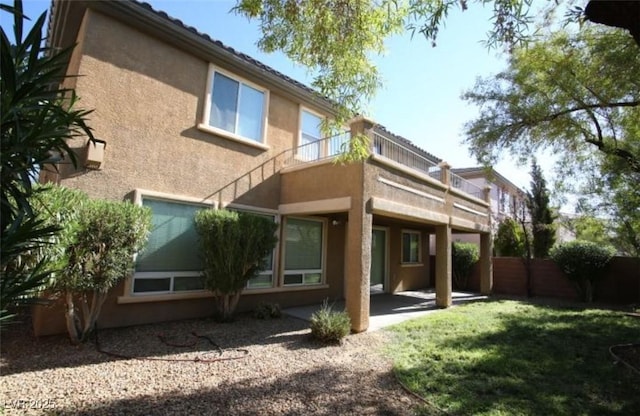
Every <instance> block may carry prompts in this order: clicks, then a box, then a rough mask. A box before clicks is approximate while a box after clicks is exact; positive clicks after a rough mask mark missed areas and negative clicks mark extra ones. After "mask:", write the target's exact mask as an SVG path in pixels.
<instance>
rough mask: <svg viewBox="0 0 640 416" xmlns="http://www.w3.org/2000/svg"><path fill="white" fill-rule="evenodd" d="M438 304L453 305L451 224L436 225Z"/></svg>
mask: <svg viewBox="0 0 640 416" xmlns="http://www.w3.org/2000/svg"><path fill="white" fill-rule="evenodd" d="M436 306H439V307H441V308H448V307H449V306H451V226H450V225H449V224H444V225H438V226H436Z"/></svg>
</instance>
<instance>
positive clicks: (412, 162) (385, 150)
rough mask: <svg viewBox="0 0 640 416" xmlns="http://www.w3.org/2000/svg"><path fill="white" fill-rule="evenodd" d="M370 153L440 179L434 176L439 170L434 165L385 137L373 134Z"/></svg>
mask: <svg viewBox="0 0 640 416" xmlns="http://www.w3.org/2000/svg"><path fill="white" fill-rule="evenodd" d="M371 151H372V153H374V154H376V155H379V156H382V157H385V158H387V159H390V160H392V161H394V162H396V163H400V164H401V165H404V166H407V167H409V168H412V169H415V170H418V171H420V172H423V173H426V174H427V175H429V176H431V177H434V178H435V179H440V177H439V176H434V175H436V173H437V172H439V170H440V168H439V167H438V165H437V164H436V163H434V162H433V161H431V160H429V159H427V158H426V157H424V156H422V155H421V154H419V153H417V152H414V151H413V150H411V149H409V148H407V147H405V146H403V145H401V144H399V143H396V142H394V141H391V140H389V139H387V138H386V137H384V136H382V135H380V134H378V133H375V132H374V133H373V140H372V143H371Z"/></svg>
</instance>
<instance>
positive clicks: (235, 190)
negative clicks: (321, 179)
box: [62, 10, 299, 208]
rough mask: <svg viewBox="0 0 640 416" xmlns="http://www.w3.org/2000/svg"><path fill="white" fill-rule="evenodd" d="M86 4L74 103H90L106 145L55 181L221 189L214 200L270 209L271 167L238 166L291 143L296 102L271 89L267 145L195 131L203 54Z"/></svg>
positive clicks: (275, 185)
mask: <svg viewBox="0 0 640 416" xmlns="http://www.w3.org/2000/svg"><path fill="white" fill-rule="evenodd" d="M87 13H88V14H87V16H86V18H85V21H86V22H85V23H86V24H85V25H83V28H85V29H86V32H84V33H81V34H80V42H81V45H82V52H83V55H82V57H81V59H79V60H78V61H79V64H78V65H77V66H78V72H79V73H80V74H81V75H82V76H81V77H79V78H78V79H77V85H76V92H77V93H78V95H79V96H80V97H81V105H82V107H84V108H89V109H91V108H93V109H95V111H94V113H93V114H92V115H91V116H90V126H91V127H92V128H93V129H94V134H95V135H96V137H97V138H99V139H102V140H105V141H106V142H107V147H106V150H105V159H104V163H103V169H101V170H99V171H84V170H80V171H77V172H69V171H68V170H66V171H64V179H63V181H62V183H63V184H64V185H65V186H70V187H76V188H80V189H83V190H85V191H86V192H88V193H89V194H90V195H91V196H92V197H102V198H109V199H117V200H121V199H123V198H124V197H125V195H127V194H128V193H130V192H131V191H132V190H133V189H135V188H142V189H147V190H152V191H157V192H164V193H168V194H177V195H187V196H192V197H197V198H206V197H212V196H214V197H216V196H217V195H216V193H218V192H220V191H221V189H223V188H224V190H225V192H224V195H223V196H222V198H221V199H222V200H223V201H226V202H231V201H235V202H239V203H243V204H248V205H257V206H262V207H268V208H276V207H277V205H278V202H279V201H278V198H279V195H278V192H279V191H278V189H279V182H278V178H277V175H274V173H275V171H276V169H275V168H277V167H276V166H273V164H269V163H267V164H266V165H264V166H263V168H260V169H258V171H256V172H254V174H253V175H251V178H249V177H247V176H245V177H243V175H245V174H246V173H247V172H249V171H250V170H252V169H254V168H257V167H260V166H261V165H262V164H263V163H264V162H267V161H269V160H270V159H271V158H272V157H273V156H274V155H276V154H278V153H280V152H282V151H283V150H285V149H289V148H291V147H293V146H294V145H295V144H296V142H297V134H298V133H297V131H298V117H299V105H298V103H294V102H292V101H290V100H287V99H285V98H283V97H281V96H279V95H278V94H276V93H274V92H271V93H270V100H269V118H268V126H267V144H268V145H269V146H270V147H271V148H270V150H268V151H264V150H261V149H257V148H255V147H251V146H248V145H245V144H242V143H237V142H234V141H231V140H229V139H227V138H224V137H219V136H216V135H214V134H210V133H208V132H203V131H201V130H199V129H197V125H198V124H199V123H200V122H201V121H202V112H203V106H204V102H203V100H204V96H205V89H206V80H207V74H208V62H205V61H203V60H201V59H199V58H196V57H194V56H192V55H189V54H188V53H186V52H184V51H182V50H178V49H176V48H174V47H172V46H169V45H167V44H165V43H163V42H161V41H159V40H156V39H154V38H152V37H150V36H148V35H146V34H143V33H141V32H138V31H136V30H134V29H132V28H130V27H128V26H126V25H124V24H122V23H120V22H118V21H115V20H113V19H111V18H108V17H106V16H104V15H101V14H99V13H97V12H95V11H92V10H88V11H87ZM123 45H126V47H123ZM74 59H75V58H74ZM75 145H76V146H77V147H79V148H84V145H85V142H84V141H80V143H75ZM81 157H82V155H81ZM280 163H281V161H280ZM227 185H229V186H227ZM225 186H227V187H226V188H225ZM216 199H218V198H216Z"/></svg>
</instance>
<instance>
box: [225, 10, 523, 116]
mask: <svg viewBox="0 0 640 416" xmlns="http://www.w3.org/2000/svg"><path fill="white" fill-rule="evenodd" d="M530 4H531V0H449V1H442V0H406V1H397V0H380V1H375V2H372V1H369V0H349V1H334V0H295V1H294V0H240V1H239V2H238V5H237V6H236V7H235V8H234V9H233V10H234V11H235V12H236V13H238V14H241V15H243V16H246V17H248V18H250V19H255V20H256V21H257V22H258V23H259V26H260V30H261V32H262V38H261V39H260V40H259V41H258V46H259V47H260V49H262V50H263V51H265V52H274V51H281V52H283V53H284V54H285V55H286V56H287V57H288V58H289V59H291V60H292V61H293V62H296V63H299V64H302V65H304V66H305V67H307V68H308V69H309V71H310V72H311V73H312V74H313V75H314V79H313V83H312V85H313V87H314V88H315V89H316V90H318V91H319V92H320V94H321V95H323V96H326V97H328V98H329V99H331V100H333V101H334V102H335V103H337V104H338V107H339V111H338V116H337V121H338V123H337V125H340V124H341V123H343V122H344V121H345V120H347V119H349V118H351V117H352V116H353V115H354V114H358V113H361V112H362V111H363V109H364V106H365V104H367V102H368V101H369V100H370V99H371V98H372V97H373V95H374V94H375V92H376V90H377V89H378V88H379V87H380V85H381V76H380V74H379V73H378V71H377V68H376V66H375V65H374V63H373V62H372V57H373V56H374V55H380V54H381V53H382V52H383V51H384V41H385V39H387V38H389V37H391V36H392V35H394V34H398V33H401V32H403V31H408V32H410V33H411V34H412V35H413V34H416V33H417V34H420V35H423V36H424V37H425V38H426V39H427V41H429V42H432V43H433V44H434V45H435V42H436V39H437V35H438V32H439V30H440V28H441V27H442V26H443V25H444V22H445V21H446V18H447V15H448V14H449V13H450V12H452V11H453V10H454V9H461V10H466V9H467V8H468V7H470V6H476V5H481V6H486V7H491V8H492V10H493V19H492V25H493V27H492V29H491V31H490V33H489V34H488V39H487V42H488V44H489V45H497V44H510V45H511V44H516V43H519V42H521V41H523V40H524V39H525V38H526V29H527V26H528V24H530V23H531V21H532V18H531V11H530V9H529V6H530Z"/></svg>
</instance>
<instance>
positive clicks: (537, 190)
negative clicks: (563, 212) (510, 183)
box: [526, 160, 557, 258]
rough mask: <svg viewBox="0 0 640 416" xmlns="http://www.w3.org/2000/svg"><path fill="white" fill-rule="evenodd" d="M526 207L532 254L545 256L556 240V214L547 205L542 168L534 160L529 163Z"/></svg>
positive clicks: (538, 256) (546, 191) (540, 256)
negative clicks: (529, 175) (529, 225)
mask: <svg viewBox="0 0 640 416" xmlns="http://www.w3.org/2000/svg"><path fill="white" fill-rule="evenodd" d="M526 203H527V209H528V211H529V217H530V222H531V236H532V239H533V241H532V245H533V256H534V257H535V258H545V257H548V256H549V250H551V247H553V245H554V244H555V242H556V226H555V224H554V222H555V220H556V217H557V215H556V214H555V213H554V212H553V211H552V210H551V207H550V206H549V204H550V201H549V190H548V189H547V181H546V180H545V179H544V175H543V174H542V169H541V168H540V166H539V165H538V163H537V162H536V161H535V160H534V161H533V162H532V163H531V189H530V190H529V191H528V192H527V199H526Z"/></svg>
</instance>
